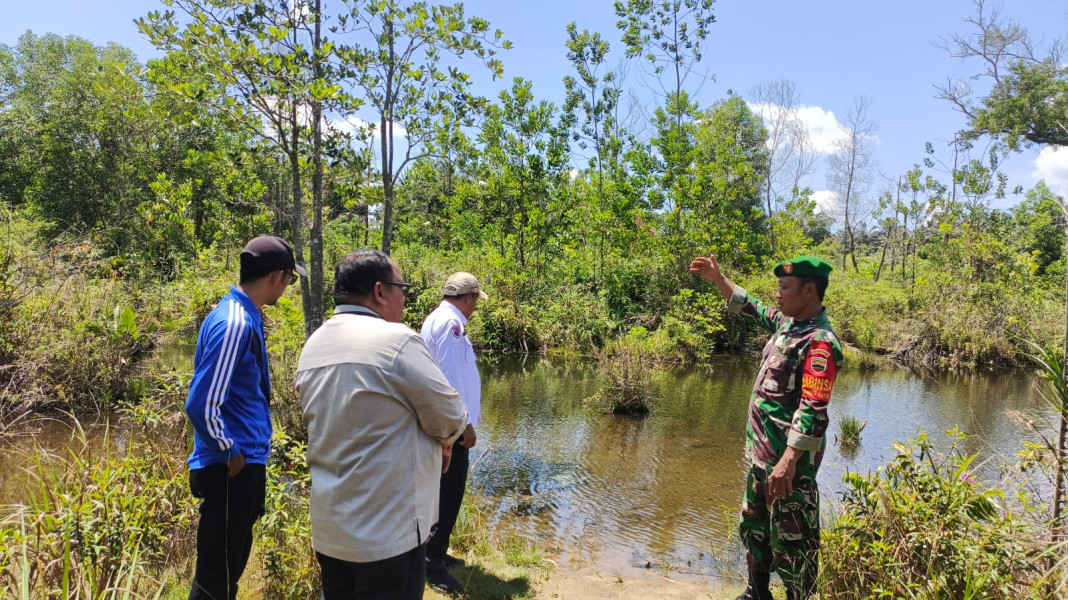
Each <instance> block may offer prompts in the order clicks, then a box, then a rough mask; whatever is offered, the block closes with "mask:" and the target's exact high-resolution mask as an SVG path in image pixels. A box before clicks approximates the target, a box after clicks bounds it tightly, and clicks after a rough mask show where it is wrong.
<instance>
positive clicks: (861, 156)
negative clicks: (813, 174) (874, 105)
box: [827, 96, 876, 271]
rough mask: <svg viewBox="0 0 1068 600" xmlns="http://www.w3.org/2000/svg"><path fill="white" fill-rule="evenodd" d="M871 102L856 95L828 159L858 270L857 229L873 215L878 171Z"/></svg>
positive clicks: (831, 184)
mask: <svg viewBox="0 0 1068 600" xmlns="http://www.w3.org/2000/svg"><path fill="white" fill-rule="evenodd" d="M870 106H871V101H870V100H868V99H867V98H866V97H864V96H857V97H856V98H854V100H853V106H852V107H851V108H850V109H849V111H847V112H846V116H845V122H844V123H843V125H842V135H841V137H839V139H838V140H836V141H835V142H834V148H835V152H834V153H833V154H831V155H829V156H828V157H827V182H828V186H829V187H830V188H831V190H833V191H834V192H835V193H836V195H837V212H838V215H837V216H840V217H841V218H842V221H843V226H844V227H845V232H846V239H847V242H848V245H849V247H848V251H849V256H850V259H851V260H852V263H853V269H854V270H857V271H859V268H858V267H857V254H856V236H855V233H856V228H857V227H858V226H859V225H860V224H861V223H862V222H863V221H864V220H865V219H867V217H868V215H869V214H870V213H871V209H872V207H871V199H870V198H869V197H868V187H869V185H870V184H871V180H872V176H873V173H874V170H875V160H874V151H875V129H876V127H875V123H874V122H873V121H872V120H871V117H870V116H869V115H868V109H869V107H870Z"/></svg>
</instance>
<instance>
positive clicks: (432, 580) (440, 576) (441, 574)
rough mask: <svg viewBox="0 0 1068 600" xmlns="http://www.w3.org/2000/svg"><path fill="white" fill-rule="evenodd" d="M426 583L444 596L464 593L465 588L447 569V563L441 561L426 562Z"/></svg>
mask: <svg viewBox="0 0 1068 600" xmlns="http://www.w3.org/2000/svg"><path fill="white" fill-rule="evenodd" d="M426 582H427V583H428V584H430V587H431V588H433V589H434V590H436V591H438V592H441V593H443V594H458V593H460V592H462V591H464V586H463V585H461V584H460V582H459V580H457V579H456V578H455V577H453V576H452V573H449V572H448V570H446V569H445V561H444V560H441V559H438V560H428V561H426Z"/></svg>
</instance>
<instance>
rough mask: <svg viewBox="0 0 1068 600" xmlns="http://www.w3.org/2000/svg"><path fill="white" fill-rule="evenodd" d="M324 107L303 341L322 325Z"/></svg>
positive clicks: (318, 129) (317, 42)
mask: <svg viewBox="0 0 1068 600" xmlns="http://www.w3.org/2000/svg"><path fill="white" fill-rule="evenodd" d="M321 4H322V2H321V0H315V38H314V40H313V45H314V52H315V78H316V80H322V78H323V64H322V57H321V56H320V55H319V51H320V49H321V48H322V36H321V33H320V30H321V27H322V13H321V12H320V11H321V8H322V6H321ZM322 120H323V103H322V102H319V101H318V100H315V101H313V102H312V162H313V164H314V166H315V172H314V173H313V174H312V225H311V231H310V232H309V237H310V238H311V239H310V240H309V241H310V243H311V265H310V266H311V269H310V270H309V271H308V278H309V279H311V282H310V284H311V285H310V287H311V289H310V290H309V295H310V300H309V304H310V306H309V307H308V308H310V310H311V313H310V314H307V313H306V314H307V316H305V318H304V337H305V338H307V337H309V336H311V334H312V333H314V332H315V330H316V329H318V328H319V326H320V325H322V324H323V316H324V314H323V313H324V308H323V130H322Z"/></svg>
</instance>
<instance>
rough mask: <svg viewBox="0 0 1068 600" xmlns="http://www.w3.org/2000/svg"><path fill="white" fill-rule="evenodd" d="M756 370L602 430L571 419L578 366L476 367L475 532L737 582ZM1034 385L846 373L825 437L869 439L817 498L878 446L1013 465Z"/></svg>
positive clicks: (674, 382)
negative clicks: (913, 445)
mask: <svg viewBox="0 0 1068 600" xmlns="http://www.w3.org/2000/svg"><path fill="white" fill-rule="evenodd" d="M757 368H758V362H757V360H756V359H750V358H740V357H724V358H721V359H717V360H715V361H713V362H712V363H711V364H707V365H704V366H702V367H701V368H699V369H695V370H692V371H688V372H678V373H671V374H667V375H664V376H662V377H661V378H659V379H658V380H657V381H656V384H655V395H656V408H655V410H654V412H653V413H652V414H651V415H649V416H646V417H629V416H613V415H603V414H597V413H594V412H591V411H590V410H588V409H586V408H584V407H583V406H582V400H583V399H584V398H586V397H588V396H590V395H592V394H593V393H594V392H596V391H597V389H598V385H599V381H598V376H597V372H596V369H595V367H594V366H593V365H591V364H589V363H585V362H576V361H564V360H546V359H535V358H531V359H527V360H485V359H484V360H483V362H482V365H481V369H482V376H483V418H484V421H483V422H482V423H481V424H480V425H479V427H478V432H479V438H478V439H479V444H478V446H477V447H476V448H475V449H474V450H472V458H471V461H472V474H471V480H470V481H471V487H472V492H473V493H474V494H477V495H478V496H479V504H480V506H481V507H482V508H483V510H484V511H485V512H486V513H488V514H487V521H488V522H487V527H488V528H489V529H490V530H491V531H494V532H495V533H496V534H497V535H499V536H502V537H507V536H518V537H520V538H523V539H527V540H529V541H531V542H534V543H536V544H537V545H539V546H541V547H543V548H546V549H548V551H549V552H550V554H551V555H552V556H553V558H554V560H556V561H557V562H558V563H560V564H562V565H568V566H570V567H594V568H597V569H599V570H601V571H602V572H607V573H620V574H622V573H625V572H626V571H628V570H631V569H643V568H657V569H666V570H669V571H670V572H673V573H676V574H678V575H681V576H683V577H687V576H689V577H704V576H719V575H723V574H725V573H728V572H733V573H737V572H739V571H742V570H744V566H743V564H742V558H743V556H742V550H741V547H740V545H739V544H738V543H737V541H736V537H737V536H736V534H735V521H736V515H737V510H738V506H739V503H740V502H741V498H742V493H743V486H744V483H745V474H746V463H745V457H744V447H745V422H746V410H747V406H748V399H749V395H750V391H751V389H752V385H753V379H754V377H755V376H756V371H757ZM1032 384H1033V379H1032V377H1030V376H1029V375H1027V374H1024V373H1020V372H1016V373H1010V374H1000V375H983V374H969V375H939V376H934V377H932V376H923V375H920V374H915V373H912V372H909V371H905V370H890V371H880V372H874V373H858V372H851V371H848V370H846V371H845V372H843V373H842V374H841V376H840V377H839V380H838V383H837V385H836V386H835V391H834V397H833V400H832V404H831V421H832V422H831V428H830V429H829V434H832V438H833V433H834V432H837V431H838V429H837V427H838V426H837V423H838V420H839V419H840V418H841V417H842V416H843V415H852V416H855V417H857V418H858V419H860V420H861V421H867V426H866V428H865V429H864V431H863V434H862V437H861V445H860V447H859V448H858V449H857V450H856V451H855V452H843V451H841V450H840V448H839V446H838V445H837V444H834V443H833V442H831V440H828V442H829V443H828V447H827V453H826V456H825V458H824V463H823V466H822V468H821V469H820V472H819V484H820V487H821V492H822V494H823V496H824V497H825V498H834V497H837V492H838V491H840V490H841V487H842V484H841V476H842V474H843V473H845V472H846V471H847V470H852V471H858V470H859V471H862V472H867V471H868V470H870V469H874V468H877V467H878V466H881V465H883V464H885V463H886V462H887V460H889V459H890V458H892V457H893V456H894V454H895V451H894V450H893V447H892V443H893V442H894V441H906V440H908V439H909V438H910V437H912V436H914V435H916V434H917V432H918V431H920V430H923V431H927V432H928V433H929V434H930V436H931V438H932V440H933V441H934V442H935V444H936V445H939V446H943V447H945V446H948V445H949V442H950V440H949V438H948V437H947V436H944V435H943V432H945V431H947V430H950V429H953V428H954V427H955V426H959V428H960V429H961V430H962V431H964V432H966V433H968V434H970V437H969V438H968V439H967V440H965V441H964V443H963V448H964V449H965V450H966V451H968V452H976V453H979V454H980V455H981V456H983V457H988V456H989V457H995V459H992V460H991V461H989V462H988V463H987V465H988V466H987V467H986V471H987V472H989V473H990V474H991V475H992V476H993V475H994V471H996V469H995V467H994V465H996V464H997V463H998V462H1003V461H998V460H996V459H997V457H1011V455H1013V454H1014V453H1015V452H1016V451H1017V450H1019V449H1020V448H1021V442H1022V441H1023V440H1024V439H1025V438H1029V435H1031V434H1029V432H1027V431H1026V430H1025V429H1024V428H1023V427H1022V426H1020V425H1018V424H1017V423H1016V422H1014V421H1013V420H1011V419H1010V418H1008V417H1007V416H1006V415H1007V413H1009V411H1019V412H1021V413H1023V414H1025V415H1028V416H1029V417H1030V418H1032V419H1036V420H1042V419H1046V420H1052V419H1053V412H1052V411H1051V410H1049V408H1048V407H1047V405H1046V404H1045V403H1044V402H1043V401H1042V400H1041V399H1040V398H1038V397H1037V395H1036V394H1035V392H1034V390H1033V387H1034V386H1033V385H1032Z"/></svg>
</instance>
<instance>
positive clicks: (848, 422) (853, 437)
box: [838, 415, 868, 447]
mask: <svg viewBox="0 0 1068 600" xmlns="http://www.w3.org/2000/svg"><path fill="white" fill-rule="evenodd" d="M867 425H868V422H867V421H864V422H863V423H861V421H860V419H858V418H857V417H855V416H853V415H846V416H844V417H842V418H841V419H840V420H839V421H838V429H839V432H838V433H839V437H838V443H840V444H841V445H842V446H853V447H856V446H858V445H860V434H861V432H863V431H864V428H865V427H867Z"/></svg>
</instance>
